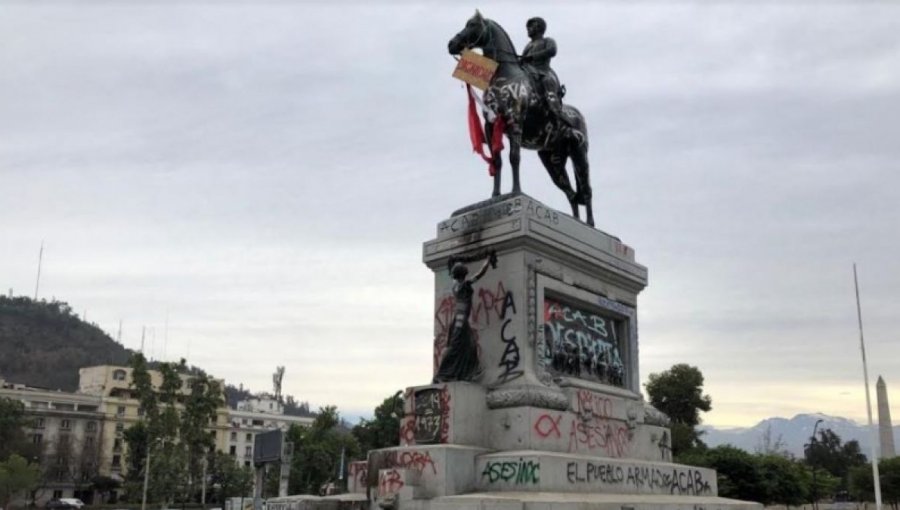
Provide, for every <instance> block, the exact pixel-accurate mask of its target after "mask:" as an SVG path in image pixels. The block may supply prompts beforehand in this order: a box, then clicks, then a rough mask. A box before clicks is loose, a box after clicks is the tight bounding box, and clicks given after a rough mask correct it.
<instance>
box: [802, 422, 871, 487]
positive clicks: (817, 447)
mask: <svg viewBox="0 0 900 510" xmlns="http://www.w3.org/2000/svg"><path fill="white" fill-rule="evenodd" d="M803 454H804V458H805V459H806V463H807V465H809V466H810V467H811V468H820V469H824V470H825V471H826V472H828V473H829V474H831V475H832V476H834V477H836V478H837V479H838V480H839V484H838V487H837V488H838V489H839V490H848V489H849V486H850V476H849V473H850V470H851V469H852V468H854V467H856V466H861V465H863V464H865V463H866V462H867V460H866V456H865V455H864V454H863V453H862V452H861V451H860V449H859V442H857V441H856V440H852V441H847V443H845V444H842V442H841V437H840V436H839V435H837V434H836V433H835V432H834V431H833V430H831V429H827V428H826V429H822V430H820V431H819V437H818V438H812V439H811V440H810V442H809V444H807V445H806V447H805V449H804V451H803ZM817 475H818V472H817ZM816 494H818V495H819V496H825V495H827V494H829V493H827V492H825V493H823V492H818V491H817V492H816Z"/></svg>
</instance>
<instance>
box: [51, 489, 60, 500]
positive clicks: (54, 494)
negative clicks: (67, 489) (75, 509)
mask: <svg viewBox="0 0 900 510" xmlns="http://www.w3.org/2000/svg"><path fill="white" fill-rule="evenodd" d="M61 497H62V491H61V490H55V491H53V499H59V498H61Z"/></svg>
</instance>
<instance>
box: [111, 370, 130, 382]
mask: <svg viewBox="0 0 900 510" xmlns="http://www.w3.org/2000/svg"><path fill="white" fill-rule="evenodd" d="M127 375H128V373H127V372H125V371H124V370H122V369H121V368H120V369H118V370H113V380H115V381H124V380H125V377H126V376H127Z"/></svg>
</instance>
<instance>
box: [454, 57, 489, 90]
mask: <svg viewBox="0 0 900 510" xmlns="http://www.w3.org/2000/svg"><path fill="white" fill-rule="evenodd" d="M499 65H500V64H498V63H497V62H495V61H493V60H491V59H489V58H487V57H485V56H483V55H479V54H478V53H475V52H474V51H471V50H463V52H462V56H461V58H460V59H459V63H458V64H457V65H456V69H454V70H453V77H454V78H457V79H460V80H462V81H464V82H466V83H468V84H469V85H471V86H473V87H476V88H479V89H481V90H487V88H488V85H490V83H491V78H493V77H494V73H495V72H497V67H498V66H499Z"/></svg>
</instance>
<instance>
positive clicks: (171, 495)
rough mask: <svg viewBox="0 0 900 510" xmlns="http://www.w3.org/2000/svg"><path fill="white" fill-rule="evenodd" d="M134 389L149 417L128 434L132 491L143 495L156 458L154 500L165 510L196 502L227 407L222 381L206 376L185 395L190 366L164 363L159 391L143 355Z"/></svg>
mask: <svg viewBox="0 0 900 510" xmlns="http://www.w3.org/2000/svg"><path fill="white" fill-rule="evenodd" d="M131 367H132V386H133V388H134V390H135V393H136V394H137V398H138V400H139V401H140V404H141V409H142V410H143V412H144V419H143V420H142V421H140V422H138V423H136V424H135V425H133V426H132V427H130V428H129V429H128V430H126V431H125V440H126V442H127V443H128V464H129V470H128V472H127V479H126V488H127V489H128V492H129V493H130V494H137V493H138V491H139V488H141V487H142V485H143V476H142V475H143V472H144V469H145V465H146V459H147V456H148V454H149V456H150V459H151V461H150V479H149V484H148V491H147V492H148V499H150V500H151V501H159V502H161V503H163V504H164V505H167V504H169V503H171V502H174V501H175V500H176V498H179V497H180V499H182V500H187V499H195V495H196V494H195V493H197V492H199V490H200V485H201V484H200V483H195V481H197V480H199V479H200V478H201V477H202V469H203V468H202V466H203V461H204V457H205V456H206V455H207V454H208V453H209V452H210V451H211V450H212V449H213V448H214V446H215V441H214V438H213V436H212V435H210V433H209V432H208V431H207V427H208V426H209V423H210V422H211V421H212V420H213V419H214V418H215V417H216V411H217V409H218V408H219V407H220V406H222V405H223V394H222V388H221V386H220V384H219V383H218V381H216V380H215V379H213V378H212V377H210V376H208V375H206V374H203V373H196V371H195V373H194V375H193V377H191V378H190V379H189V387H190V393H189V394H187V395H185V394H184V393H183V391H182V388H183V386H184V383H183V381H182V379H181V374H182V373H184V372H187V371H188V368H187V363H186V361H185V360H184V359H182V360H181V361H180V362H179V363H160V364H159V365H158V367H157V369H158V370H159V372H160V374H161V375H162V381H161V382H160V384H159V387H154V386H153V383H152V379H151V377H150V370H149V367H148V364H147V360H146V359H145V358H144V356H143V355H142V354H140V353H137V354H135V355H134V356H133V357H132V360H131Z"/></svg>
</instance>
